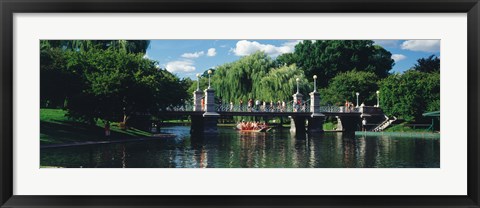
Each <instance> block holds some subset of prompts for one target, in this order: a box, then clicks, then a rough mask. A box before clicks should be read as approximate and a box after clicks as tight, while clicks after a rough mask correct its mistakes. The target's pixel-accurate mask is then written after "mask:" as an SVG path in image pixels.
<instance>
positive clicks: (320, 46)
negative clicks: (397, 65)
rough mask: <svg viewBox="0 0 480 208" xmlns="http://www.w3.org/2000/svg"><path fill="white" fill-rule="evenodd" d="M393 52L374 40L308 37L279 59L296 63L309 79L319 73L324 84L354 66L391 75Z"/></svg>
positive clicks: (321, 82)
mask: <svg viewBox="0 0 480 208" xmlns="http://www.w3.org/2000/svg"><path fill="white" fill-rule="evenodd" d="M391 56H392V54H391V53H390V52H389V51H387V50H385V49H384V48H382V47H380V46H378V45H374V42H373V41H371V40H316V41H310V40H305V41H303V42H300V43H299V44H297V45H296V46H295V52H294V53H293V55H291V54H283V55H281V56H279V57H278V60H279V64H282V63H284V64H287V65H289V64H292V63H296V64H297V66H298V67H299V68H301V69H302V70H304V73H305V75H306V77H308V79H309V80H312V76H313V75H317V76H319V83H318V85H319V86H320V87H322V88H323V87H327V86H328V82H329V81H330V80H331V79H332V78H333V77H335V76H336V75H337V74H339V73H342V72H347V71H351V70H354V69H356V70H358V71H367V72H373V73H375V74H376V75H377V76H378V77H379V78H384V77H387V76H388V74H389V71H390V70H391V69H392V66H393V64H394V61H393V59H392V58H391Z"/></svg>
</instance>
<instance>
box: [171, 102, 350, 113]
mask: <svg viewBox="0 0 480 208" xmlns="http://www.w3.org/2000/svg"><path fill="white" fill-rule="evenodd" d="M319 108H320V112H327V113H341V112H346V113H348V112H359V109H358V108H345V107H343V106H320V107H319ZM165 110H166V111H180V112H181V111H193V105H192V104H184V105H180V106H170V107H167V108H166V109H165ZM216 111H217V112H272V113H274V112H310V105H309V104H308V103H305V104H303V105H292V104H289V105H286V106H282V105H280V106H277V105H274V106H271V105H265V106H264V105H258V106H257V105H253V106H251V107H249V106H248V105H242V106H240V105H230V104H217V105H216Z"/></svg>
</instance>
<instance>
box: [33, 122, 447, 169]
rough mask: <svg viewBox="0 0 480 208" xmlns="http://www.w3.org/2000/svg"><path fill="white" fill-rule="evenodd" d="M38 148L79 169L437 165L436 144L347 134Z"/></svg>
mask: <svg viewBox="0 0 480 208" xmlns="http://www.w3.org/2000/svg"><path fill="white" fill-rule="evenodd" d="M163 131H165V132H168V133H174V134H176V135H178V136H177V137H176V138H174V139H158V140H152V141H143V142H132V143H123V144H107V145H91V146H78V147H68V148H51V149H42V150H41V165H42V166H60V167H74V168H78V167H83V168H110V167H113V168H373V167H381V168H389V167H395V168H401V167H439V164H440V159H439V158H440V140H439V139H424V138H420V139H415V138H400V137H387V136H382V137H367V136H355V135H354V134H347V133H324V134H310V135H309V134H290V132H289V131H288V130H287V131H275V132H269V133H242V132H237V131H234V130H232V129H227V128H225V129H221V131H220V133H219V134H215V135H203V134H201V135H190V134H189V128H188V127H184V126H178V127H170V128H166V129H163Z"/></svg>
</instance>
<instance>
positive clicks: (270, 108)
mask: <svg viewBox="0 0 480 208" xmlns="http://www.w3.org/2000/svg"><path fill="white" fill-rule="evenodd" d="M238 104H239V105H238V108H236V107H235V103H234V102H233V101H230V107H229V111H248V112H286V111H287V103H286V102H285V101H280V100H278V101H277V102H274V101H273V100H270V102H267V101H260V100H258V99H257V100H255V101H253V99H252V98H250V99H248V101H247V105H246V106H245V104H244V103H243V100H242V99H240V100H239V102H238ZM294 107H295V108H294V109H296V110H298V111H305V108H306V103H302V102H300V101H298V103H295V106H294Z"/></svg>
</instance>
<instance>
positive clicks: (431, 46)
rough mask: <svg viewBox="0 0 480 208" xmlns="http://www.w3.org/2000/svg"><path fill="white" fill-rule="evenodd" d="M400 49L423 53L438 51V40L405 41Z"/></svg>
mask: <svg viewBox="0 0 480 208" xmlns="http://www.w3.org/2000/svg"><path fill="white" fill-rule="evenodd" d="M401 47H402V49H405V50H411V51H423V52H438V51H440V40H407V41H405V42H403V43H402V46H401Z"/></svg>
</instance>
